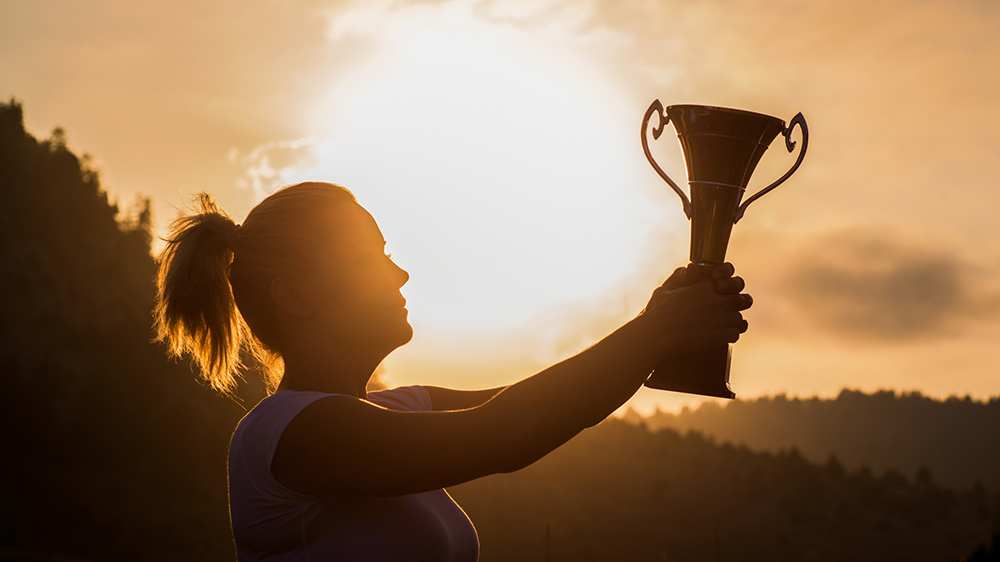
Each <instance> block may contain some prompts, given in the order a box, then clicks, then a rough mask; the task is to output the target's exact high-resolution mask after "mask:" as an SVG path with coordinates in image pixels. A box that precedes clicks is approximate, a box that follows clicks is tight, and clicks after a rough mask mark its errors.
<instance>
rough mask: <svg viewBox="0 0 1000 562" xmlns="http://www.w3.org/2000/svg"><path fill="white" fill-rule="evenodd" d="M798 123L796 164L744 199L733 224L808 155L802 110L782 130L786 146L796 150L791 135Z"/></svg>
mask: <svg viewBox="0 0 1000 562" xmlns="http://www.w3.org/2000/svg"><path fill="white" fill-rule="evenodd" d="M796 125H798V126H799V128H801V129H802V150H800V151H799V157H798V159H796V160H795V164H794V165H792V168H791V169H790V170H788V171H787V172H785V175H783V176H781V177H780V178H778V181H776V182H774V183H772V184H771V185H769V186H767V187H765V188H764V189H762V190H760V191H758V192H757V193H755V194H754V196H753V197H751V198H749V199H747V200H746V201H744V202H743V204H742V205H740V206H739V208H738V209H736V216H735V217H734V218H733V224H736V223H738V222H740V219H741V218H743V213H745V212H746V211H747V207H749V206H750V203H753V202H754V201H756V200H758V199H760V198H761V197H762V196H763V195H764V194H765V193H767V192H768V191H771V190H772V189H774V188H776V187H778V186H779V185H781V184H782V182H784V181H785V180H787V179H788V178H789V177H791V175H792V174H794V173H795V170H798V169H799V164H801V163H802V159H803V158H805V156H806V149H807V148H809V126H808V125H806V118H805V117H803V116H802V113H801V112H800V113H797V114H796V115H795V117H792V122H791V123H789V124H788V127H786V128H785V130H784V131H782V132H781V134H782V136H784V137H785V148H787V149H788V152H791V151H793V150H795V141H793V140H792V136H791V135H792V129H794V128H795V126H796Z"/></svg>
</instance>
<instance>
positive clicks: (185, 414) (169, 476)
mask: <svg viewBox="0 0 1000 562" xmlns="http://www.w3.org/2000/svg"><path fill="white" fill-rule="evenodd" d="M149 226H150V216H149V204H148V202H140V204H139V205H138V206H137V207H136V209H135V211H134V212H133V213H132V214H129V215H126V216H122V215H121V213H120V212H119V209H118V207H117V206H116V205H114V204H112V203H111V202H109V201H108V197H107V195H106V193H105V192H104V191H103V190H102V189H101V186H100V182H99V176H98V174H97V172H96V171H95V170H94V169H93V168H92V166H90V164H89V162H88V160H87V159H86V158H79V157H77V156H76V155H75V154H73V153H72V151H70V150H69V148H67V144H66V136H65V134H64V133H63V132H61V131H58V130H57V131H56V132H55V133H54V134H53V136H52V138H50V139H48V140H44V141H39V140H37V139H35V138H34V137H33V136H32V135H30V134H29V133H27V132H26V131H25V130H24V125H23V113H22V109H21V106H20V105H19V104H17V103H15V102H13V101H12V102H11V103H9V104H0V263H2V264H3V266H2V267H0V377H2V379H0V380H2V382H3V385H4V390H5V392H4V394H3V398H2V404H0V434H2V438H3V443H4V462H3V463H0V466H2V469H0V499H2V512H0V513H2V516H3V519H2V521H0V560H6V561H27V560H32V561H36V562H37V561H53V562H54V561H56V560H64V561H65V560H77V561H92V562H98V561H118V560H122V561H124V560H130V561H131V560H140V561H145V560H149V561H160V560H164V561H165V560H222V561H225V560H233V559H234V558H235V556H234V551H233V546H232V538H231V533H230V530H229V518H228V506H227V501H226V468H225V466H226V465H225V463H226V447H227V444H228V440H229V436H230V434H231V433H232V430H233V428H234V427H235V426H236V423H237V422H238V420H239V419H240V417H241V416H242V415H243V413H244V411H245V410H244V408H243V407H241V406H240V405H239V404H238V403H236V402H234V401H232V400H229V399H226V398H222V397H219V396H217V395H215V394H213V393H212V392H211V391H209V390H207V389H206V388H204V387H202V386H201V385H200V384H198V383H197V382H195V381H196V378H195V376H194V375H193V374H192V372H191V371H190V368H189V367H188V365H186V364H184V363H173V362H170V361H168V360H167V359H166V355H165V353H164V350H163V349H162V347H161V346H159V345H155V344H152V343H150V336H151V323H152V317H151V314H150V311H151V310H152V305H153V274H154V269H155V264H154V261H153V259H152V258H151V257H150V230H149ZM240 392H241V398H242V400H243V403H244V405H245V407H251V406H252V405H253V404H254V403H256V400H259V399H260V397H261V396H262V390H261V387H260V385H259V384H254V383H250V384H246V385H243V386H242V388H241V390H240ZM451 491H452V493H453V494H454V495H455V496H456V498H457V499H458V500H459V501H460V502H461V503H462V505H463V506H465V507H466V509H467V510H468V511H469V513H470V515H471V516H472V518H473V520H474V521H475V522H476V524H477V527H478V529H479V532H480V535H481V538H482V544H483V556H482V559H483V560H484V562H490V561H499V560H511V561H515V560H575V561H586V560H613V561H618V560H625V561H628V560H727V561H728V560H786V559H787V560H792V559H794V560H799V559H814V560H837V559H840V560H844V559H851V560H953V559H957V558H958V557H959V556H960V555H963V554H970V553H973V552H976V549H977V548H979V549H980V550H979V551H978V552H979V554H976V556H980V554H981V555H982V556H981V557H982V558H983V559H987V558H985V557H988V556H992V553H993V552H995V551H996V548H995V547H993V549H992V551H991V550H987V546H986V545H987V541H988V538H989V533H990V532H991V531H993V530H996V525H997V521H998V519H997V517H998V513H1000V498H998V497H997V496H995V495H990V494H988V493H987V492H986V491H985V490H984V489H983V488H981V487H980V488H976V489H970V490H967V491H963V492H955V491H952V490H949V489H947V488H944V487H942V486H940V485H938V484H936V483H935V482H934V481H933V480H926V479H925V480H921V481H918V482H910V481H909V480H908V479H907V478H906V477H905V476H903V475H902V474H899V473H897V472H888V473H886V474H883V475H878V476H877V475H875V474H874V473H872V472H871V471H848V470H845V469H844V467H843V466H841V465H840V464H839V463H837V462H835V461H834V462H831V463H829V464H827V465H824V466H821V465H818V464H813V463H810V462H808V461H807V460H806V459H805V458H803V457H802V455H800V454H798V453H797V452H794V451H786V452H783V453H780V454H770V453H756V452H753V451H751V450H749V449H746V448H741V447H733V446H729V445H718V444H716V443H714V442H713V441H712V440H711V439H707V438H704V437H701V436H699V435H697V434H691V435H687V436H683V437H682V436H680V435H679V434H678V433H676V432H672V431H661V432H652V431H650V430H649V429H647V428H646V427H636V426H631V425H628V424H626V423H624V422H620V421H614V420H612V421H609V422H606V423H604V424H601V425H599V426H597V427H595V428H594V429H591V430H588V431H586V432H584V433H583V434H582V435H581V436H579V437H578V438H576V439H574V440H572V441H571V442H570V443H569V444H568V445H566V446H565V447H563V448H561V449H559V450H557V451H556V452H555V453H553V454H552V455H550V456H548V457H546V458H545V459H543V460H542V461H539V462H538V463H535V464H534V465H532V466H531V467H529V468H527V469H525V470H523V471H519V472H517V473H514V474H507V475H496V476H492V477H489V478H484V479H480V480H477V481H475V482H470V483H467V484H464V485H462V486H458V487H455V488H453V489H451ZM546 536H547V537H548V538H546ZM838 557H839V558H838Z"/></svg>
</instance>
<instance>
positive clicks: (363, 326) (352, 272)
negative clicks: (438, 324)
mask: <svg viewBox="0 0 1000 562" xmlns="http://www.w3.org/2000/svg"><path fill="white" fill-rule="evenodd" d="M326 216H328V217H329V219H328V223H329V225H330V228H329V235H330V242H328V243H326V244H323V245H321V246H320V248H318V252H317V254H316V258H315V260H316V261H315V263H314V264H313V265H314V267H313V274H312V275H310V276H309V280H308V281H307V283H306V287H307V291H308V292H309V293H310V301H311V302H312V303H314V305H315V306H316V309H315V313H316V314H317V316H318V319H319V322H320V326H321V329H322V330H323V331H324V333H325V334H324V335H326V336H329V337H331V338H340V341H343V342H350V344H352V345H358V346H362V347H363V348H365V349H368V348H371V347H373V346H374V347H375V348H387V349H386V353H388V352H389V351H392V350H393V349H395V348H397V347H399V346H401V345H403V344H405V343H407V342H408V341H410V339H411V338H412V337H413V328H412V327H410V324H409V322H408V321H407V310H406V308H405V305H406V299H404V298H403V295H402V294H401V293H400V288H401V287H402V286H403V285H404V284H405V283H406V281H407V280H408V279H409V278H410V276H409V274H408V273H407V272H406V271H404V270H403V269H401V268H400V267H399V266H397V265H396V264H395V263H393V262H392V260H391V259H390V258H389V256H388V255H386V253H385V239H384V238H383V236H382V231H381V230H379V228H378V225H377V224H376V223H375V219H373V218H372V216H371V215H370V214H369V213H368V211H366V210H365V209H364V208H363V207H361V206H360V205H358V204H357V203H353V202H349V203H342V204H338V205H335V206H334V207H333V208H332V209H330V210H329V211H328V212H327V213H326Z"/></svg>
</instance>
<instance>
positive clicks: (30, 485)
mask: <svg viewBox="0 0 1000 562" xmlns="http://www.w3.org/2000/svg"><path fill="white" fill-rule="evenodd" d="M118 215H119V212H118V208H117V207H116V206H115V205H112V204H109V202H108V198H107V195H106V193H104V192H103V191H102V190H101V188H100V182H99V178H98V174H97V172H96V171H95V170H93V169H92V168H91V167H90V166H89V163H88V160H87V159H86V158H84V159H81V158H78V157H77V156H76V155H74V154H73V153H72V152H71V151H70V150H69V149H68V148H67V147H66V140H65V135H64V134H63V133H62V131H60V130H56V132H55V133H54V134H53V137H52V138H51V139H48V140H46V141H42V142H39V141H37V140H36V139H35V138H34V137H32V136H31V135H30V134H28V133H27V132H26V131H25V130H24V125H23V114H22V110H21V107H20V105H19V104H17V103H15V102H13V101H12V102H11V103H10V104H2V105H0V263H2V264H3V267H2V269H0V372H2V376H3V385H4V390H5V392H4V393H3V404H2V407H0V432H2V434H3V443H4V449H5V451H4V462H3V469H2V470H3V472H2V478H0V494H2V497H3V505H4V508H3V509H4V521H3V524H2V525H0V549H2V550H5V551H7V552H8V553H9V552H28V551H39V552H56V553H59V554H62V555H66V556H76V557H82V558H88V559H93V560H179V559H188V560H220V559H222V560H224V559H232V558H233V554H232V539H231V538H230V534H229V521H228V510H227V500H226V468H225V467H226V447H227V444H228V437H229V434H230V432H231V431H232V428H233V427H235V424H236V422H237V421H238V420H239V418H240V417H241V416H242V414H243V410H242V408H240V407H239V406H238V405H237V404H236V403H234V402H232V401H229V400H226V399H222V398H220V397H217V396H214V395H213V394H212V393H211V392H208V391H206V389H204V388H202V387H201V385H199V384H198V383H196V382H195V379H194V377H193V375H192V374H191V372H190V369H189V368H188V367H187V365H184V364H175V363H171V362H169V361H167V360H166V355H165V354H164V351H163V349H162V348H160V347H159V346H156V345H152V344H151V343H150V336H151V324H152V316H151V310H152V307H153V298H154V293H153V275H154V271H155V264H154V262H153V259H152V258H151V257H150V250H149V248H150V231H149V225H150V215H149V204H148V202H143V203H141V204H140V206H139V208H138V209H137V212H136V213H135V214H134V215H133V216H130V217H124V218H123V219H122V220H117V219H118V218H119V217H118ZM0 558H4V557H3V556H0ZM4 559H6V558H4Z"/></svg>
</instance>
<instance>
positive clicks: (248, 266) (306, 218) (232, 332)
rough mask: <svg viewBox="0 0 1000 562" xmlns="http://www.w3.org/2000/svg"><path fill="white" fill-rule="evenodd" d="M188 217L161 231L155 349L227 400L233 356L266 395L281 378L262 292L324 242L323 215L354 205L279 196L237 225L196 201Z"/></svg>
mask: <svg viewBox="0 0 1000 562" xmlns="http://www.w3.org/2000/svg"><path fill="white" fill-rule="evenodd" d="M194 203H195V214H192V215H189V216H186V217H182V218H179V219H177V220H176V221H174V223H173V224H172V225H171V226H170V236H169V238H167V239H166V242H167V245H166V247H165V248H164V249H163V252H162V253H161V254H160V259H159V262H160V264H159V272H158V274H157V280H156V289H157V291H156V308H155V309H154V312H153V313H154V316H155V319H156V340H157V341H162V342H165V343H166V344H167V346H168V350H169V353H170V354H171V355H173V356H175V357H182V356H184V355H190V356H191V358H192V359H193V360H194V363H195V364H196V365H197V366H198V368H199V371H200V373H201V378H202V379H204V381H205V382H207V383H208V385H209V386H211V387H212V388H213V389H215V390H217V391H219V392H222V393H224V394H230V395H231V394H233V392H234V391H235V390H236V373H237V371H238V370H239V369H240V368H241V367H242V366H243V365H242V362H241V360H240V351H241V350H245V351H247V352H249V353H250V355H251V356H253V357H254V359H255V360H256V361H257V363H258V364H259V366H260V367H261V369H262V370H263V374H264V382H265V383H266V384H267V388H268V391H269V392H274V391H275V390H276V389H277V387H278V384H279V383H280V382H281V377H282V374H283V372H284V360H283V359H282V356H281V348H282V342H281V337H282V335H281V332H280V330H279V329H278V322H277V319H276V317H275V311H274V307H273V303H272V300H271V290H270V287H271V282H272V281H273V279H274V278H275V277H276V276H278V275H282V274H285V273H289V272H301V271H304V268H306V267H308V266H309V263H310V261H311V260H313V259H314V249H315V248H316V247H317V245H319V244H320V243H322V242H323V241H324V240H327V239H328V238H329V233H328V231H329V220H330V218H329V216H328V214H327V213H326V211H327V210H329V209H330V208H331V207H332V206H335V205H342V204H345V203H351V204H353V203H356V201H355V199H354V195H353V194H352V193H351V192H350V191H348V190H346V189H344V188H343V187H341V186H339V185H335V184H331V183H320V182H305V183H300V184H295V185H291V186H288V187H284V188H282V189H279V190H278V191H276V192H274V193H273V194H271V195H269V196H268V197H267V198H265V199H264V200H263V201H261V202H260V203H259V204H258V205H257V206H256V207H254V208H253V209H252V210H251V211H250V213H249V214H248V215H247V218H246V220H244V221H243V226H239V225H237V224H236V223H235V222H234V221H233V219H231V218H229V216H228V215H227V214H226V213H225V212H223V211H222V210H221V209H219V207H218V206H216V204H215V203H214V202H213V201H212V198H211V197H210V196H209V195H208V194H206V193H202V194H200V195H198V196H197V197H196V198H195V201H194Z"/></svg>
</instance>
